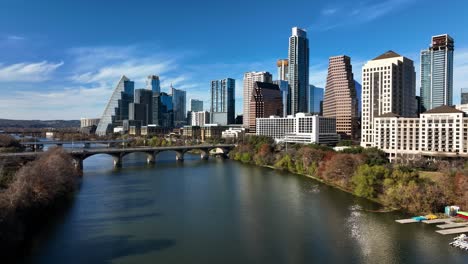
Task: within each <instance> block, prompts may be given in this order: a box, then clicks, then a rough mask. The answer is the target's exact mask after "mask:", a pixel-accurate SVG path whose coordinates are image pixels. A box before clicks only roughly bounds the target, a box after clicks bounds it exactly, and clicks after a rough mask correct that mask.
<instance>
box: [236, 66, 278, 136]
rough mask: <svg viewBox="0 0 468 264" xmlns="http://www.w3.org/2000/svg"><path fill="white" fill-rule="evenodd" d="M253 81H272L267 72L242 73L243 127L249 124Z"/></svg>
mask: <svg viewBox="0 0 468 264" xmlns="http://www.w3.org/2000/svg"><path fill="white" fill-rule="evenodd" d="M255 82H266V83H272V82H273V76H272V75H271V73H269V72H246V73H244V94H243V95H244V98H243V103H244V106H243V108H244V116H243V120H244V121H243V123H244V124H243V127H246V128H248V127H249V126H250V123H249V121H250V116H249V112H250V100H251V99H252V90H253V89H254V84H255Z"/></svg>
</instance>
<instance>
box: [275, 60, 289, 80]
mask: <svg viewBox="0 0 468 264" xmlns="http://www.w3.org/2000/svg"><path fill="white" fill-rule="evenodd" d="M288 65H289V63H288V60H287V59H279V60H278V61H277V62H276V66H277V67H278V80H281V81H287V80H288V70H289V69H288V67H289V66H288Z"/></svg>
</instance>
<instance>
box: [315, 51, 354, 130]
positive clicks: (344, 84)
mask: <svg viewBox="0 0 468 264" xmlns="http://www.w3.org/2000/svg"><path fill="white" fill-rule="evenodd" d="M323 116H324V117H334V118H336V133H338V134H341V135H343V136H347V137H352V138H355V136H356V133H357V121H358V120H357V117H358V101H357V96H356V88H355V83H354V76H353V68H352V66H351V58H350V57H348V56H336V57H330V62H329V65H328V76H327V85H326V87H325V96H324V98H323Z"/></svg>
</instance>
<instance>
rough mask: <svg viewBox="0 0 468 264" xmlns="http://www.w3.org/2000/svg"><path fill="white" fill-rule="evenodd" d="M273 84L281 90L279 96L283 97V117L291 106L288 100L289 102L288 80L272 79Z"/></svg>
mask: <svg viewBox="0 0 468 264" xmlns="http://www.w3.org/2000/svg"><path fill="white" fill-rule="evenodd" d="M273 83H274V84H276V85H278V87H279V89H280V91H281V96H282V98H283V114H282V116H283V117H285V116H287V115H289V112H288V109H290V108H291V105H290V102H291V97H290V93H289V90H290V89H289V83H288V81H284V80H276V81H273Z"/></svg>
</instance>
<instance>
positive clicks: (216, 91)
mask: <svg viewBox="0 0 468 264" xmlns="http://www.w3.org/2000/svg"><path fill="white" fill-rule="evenodd" d="M235 89H236V81H235V80H234V79H231V78H226V79H223V80H215V81H211V106H210V112H211V113H227V122H228V124H234V123H235V118H236V117H235V98H234V96H235Z"/></svg>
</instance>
